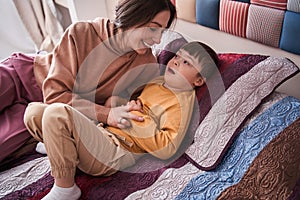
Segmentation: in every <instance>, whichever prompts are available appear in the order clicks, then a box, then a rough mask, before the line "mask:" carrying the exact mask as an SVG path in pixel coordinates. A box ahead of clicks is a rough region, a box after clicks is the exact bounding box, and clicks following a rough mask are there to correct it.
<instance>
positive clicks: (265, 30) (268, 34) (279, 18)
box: [246, 4, 284, 47]
mask: <svg viewBox="0 0 300 200" xmlns="http://www.w3.org/2000/svg"><path fill="white" fill-rule="evenodd" d="M283 18H284V11H283V10H278V9H274V8H267V7H263V6H257V5H253V4H251V5H250V8H249V13H248V25H247V29H246V37H247V38H248V39H251V40H254V41H257V42H259V43H263V44H266V45H269V46H273V47H279V40H280V35H281V30H282V23H283Z"/></svg>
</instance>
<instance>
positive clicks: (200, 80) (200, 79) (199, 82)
mask: <svg viewBox="0 0 300 200" xmlns="http://www.w3.org/2000/svg"><path fill="white" fill-rule="evenodd" d="M204 83H205V78H203V77H198V78H197V80H196V81H195V82H194V86H195V87H200V86H202V85H204Z"/></svg>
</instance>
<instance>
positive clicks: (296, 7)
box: [287, 0, 300, 13]
mask: <svg viewBox="0 0 300 200" xmlns="http://www.w3.org/2000/svg"><path fill="white" fill-rule="evenodd" d="M287 10H289V11H293V12H297V13H300V0H288V2H287Z"/></svg>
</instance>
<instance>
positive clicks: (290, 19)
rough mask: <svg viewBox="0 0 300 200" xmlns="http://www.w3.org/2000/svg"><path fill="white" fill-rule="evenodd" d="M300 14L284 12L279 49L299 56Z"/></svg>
mask: <svg viewBox="0 0 300 200" xmlns="http://www.w3.org/2000/svg"><path fill="white" fill-rule="evenodd" d="M299 21H300V13H295V12H291V11H286V12H285V16H284V21H283V26H282V32H281V39H280V46H279V47H280V48H281V49H284V50H286V51H289V52H292V53H295V54H299V55H300V40H299V35H300V24H299Z"/></svg>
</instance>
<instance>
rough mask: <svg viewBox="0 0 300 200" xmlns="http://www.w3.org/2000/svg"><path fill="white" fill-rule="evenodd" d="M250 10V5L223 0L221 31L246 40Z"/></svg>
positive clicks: (221, 5)
mask: <svg viewBox="0 0 300 200" xmlns="http://www.w3.org/2000/svg"><path fill="white" fill-rule="evenodd" d="M248 10H249V4H248V3H243V2H238V1H228V0H221V2H220V19H219V24H220V30H221V31H224V32H226V33H230V34H233V35H237V36H240V37H244V38H245V37H246V27H247V18H248Z"/></svg>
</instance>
